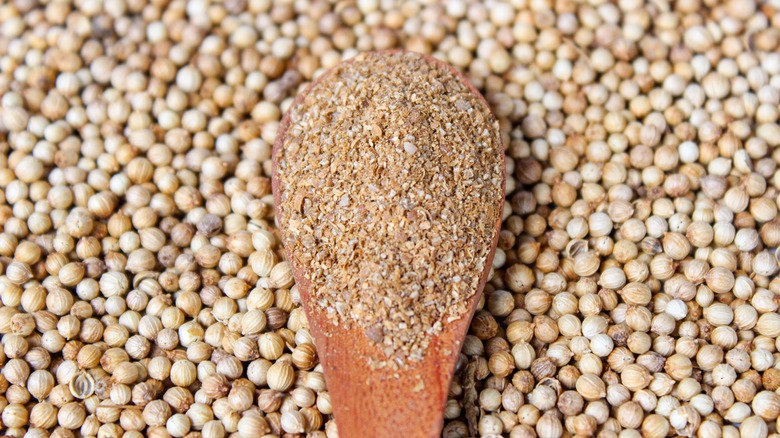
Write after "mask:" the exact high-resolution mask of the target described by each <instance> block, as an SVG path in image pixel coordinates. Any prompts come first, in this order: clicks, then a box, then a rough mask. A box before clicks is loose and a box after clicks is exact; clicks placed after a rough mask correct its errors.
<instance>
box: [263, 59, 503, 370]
mask: <svg viewBox="0 0 780 438" xmlns="http://www.w3.org/2000/svg"><path fill="white" fill-rule="evenodd" d="M288 117H289V126H288V127H287V131H286V135H285V137H284V142H283V143H280V144H278V145H277V148H276V151H275V153H276V154H277V157H276V160H277V162H278V165H277V169H276V174H275V175H276V178H277V179H276V180H275V184H278V185H279V189H278V196H279V199H280V204H279V206H278V209H279V218H278V219H279V223H280V225H281V226H282V228H283V229H284V230H285V232H284V242H285V247H286V249H287V251H288V254H289V256H290V257H292V258H293V260H294V261H295V263H296V264H298V265H299V266H308V267H309V269H308V276H307V278H306V280H307V281H308V282H310V284H311V286H310V287H311V291H312V292H311V293H312V294H313V299H314V301H315V302H316V303H317V304H318V305H319V306H321V307H322V308H323V309H324V310H325V312H327V314H328V316H329V317H331V318H333V320H334V322H335V323H342V324H351V323H357V324H359V326H360V327H362V328H363V329H364V330H365V333H366V336H367V337H368V338H369V339H370V340H372V341H374V342H378V343H380V344H381V345H382V348H383V350H384V353H385V355H386V357H387V359H390V360H392V361H393V363H396V364H403V363H405V362H406V361H407V360H412V361H415V360H420V359H421V358H422V355H423V353H424V351H425V348H426V346H427V344H428V341H429V339H430V337H431V335H435V334H437V333H438V332H439V331H440V330H441V324H442V322H443V321H444V322H448V321H451V320H454V319H457V318H459V317H460V316H461V315H462V314H463V312H465V311H466V307H465V304H466V300H467V299H468V298H469V296H470V294H472V293H473V292H474V289H475V288H476V285H477V283H478V282H479V276H480V274H481V272H482V268H483V266H484V264H485V262H486V260H487V255H488V250H489V246H488V245H489V243H490V242H491V241H492V238H493V233H494V232H495V231H494V230H493V224H494V223H495V220H496V219H497V218H498V216H499V214H500V212H499V211H498V210H497V209H496V208H495V207H494V203H493V201H492V200H494V199H496V197H497V196H500V193H501V190H502V188H501V186H502V179H503V177H502V175H503V169H502V159H501V154H502V151H501V140H500V138H499V137H498V136H497V125H496V124H495V121H494V117H493V115H492V114H491V112H490V110H489V109H488V108H487V107H486V106H485V105H484V103H483V102H482V101H481V100H480V98H479V97H478V96H477V95H475V94H474V93H473V92H471V90H469V88H468V87H467V86H466V85H464V84H463V83H461V82H460V80H459V79H458V78H457V77H456V76H455V75H454V74H452V73H451V72H450V71H449V70H448V69H447V68H446V67H444V66H443V65H441V64H438V63H434V62H431V61H427V60H426V59H425V58H423V57H422V56H420V55H418V54H413V53H403V52H398V53H388V54H380V53H370V54H365V55H359V56H358V57H356V58H355V59H354V60H353V61H350V62H348V63H345V64H342V65H340V66H338V67H336V68H335V69H334V70H332V71H331V72H329V73H327V74H326V76H324V77H323V78H321V79H320V81H319V82H318V83H317V84H316V85H315V86H314V87H313V88H312V89H311V90H309V92H308V93H307V96H306V97H305V98H304V99H303V100H302V101H300V102H299V103H298V104H297V105H296V106H294V107H293V108H292V110H291V112H290V113H289V115H288ZM491 204H493V205H491ZM271 278H272V279H273V272H272V273H271Z"/></svg>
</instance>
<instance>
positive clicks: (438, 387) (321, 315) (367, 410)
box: [273, 51, 506, 438]
mask: <svg viewBox="0 0 780 438" xmlns="http://www.w3.org/2000/svg"><path fill="white" fill-rule="evenodd" d="M399 52H400V51H388V52H381V54H382V55H387V56H390V55H392V54H397V53H399ZM424 59H425V60H426V62H428V63H433V64H435V65H437V66H439V67H444V68H445V69H447V70H448V71H450V72H451V73H452V74H453V75H454V76H455V77H457V78H458V79H459V80H460V81H461V82H463V83H464V84H466V85H467V86H468V88H469V89H470V90H471V92H473V93H474V94H475V95H476V96H479V99H480V100H481V101H482V102H483V103H484V104H485V107H487V103H485V101H484V98H482V96H481V95H480V94H479V92H478V91H477V90H476V89H475V88H474V86H473V85H471V84H470V83H469V82H468V81H467V80H466V79H465V78H464V77H463V76H462V75H461V74H460V73H459V72H458V71H457V70H455V69H454V68H453V67H451V66H449V65H448V64H445V63H443V62H441V61H438V60H435V59H434V58H432V57H429V56H424ZM348 62H349V61H348ZM332 71H333V69H331V70H330V71H329V72H326V73H324V74H323V75H321V76H320V77H319V78H318V79H317V80H315V81H314V82H313V83H312V84H310V85H309V87H308V88H307V89H306V90H305V91H304V92H303V93H301V94H300V95H298V96H297V98H296V99H295V101H294V102H293V104H292V107H291V108H293V107H295V106H297V105H300V104H301V103H302V102H303V100H304V98H305V97H306V96H307V95H308V94H309V93H310V92H311V90H312V89H313V88H314V87H315V86H316V85H317V84H318V83H319V82H320V81H322V80H323V79H325V78H327V77H328V75H329V74H330V73H331V72H332ZM290 123H291V119H290V111H288V112H287V114H285V116H284V118H283V119H282V121H281V124H280V126H279V133H278V135H277V138H276V140H275V142H274V151H273V155H274V157H273V193H274V201H275V205H276V213H277V217H279V216H280V215H279V212H280V208H281V205H282V202H283V196H282V190H283V188H282V187H281V183H280V182H279V177H278V172H279V161H280V157H281V156H282V155H283V154H282V152H283V151H282V147H283V144H284V139H285V135H286V133H287V129H288V127H289V126H290ZM499 138H500V136H499ZM499 141H500V140H499ZM500 160H501V163H502V168H503V161H504V157H503V154H501V157H500ZM505 184H506V175H505V170H504V175H503V176H502V183H501V186H502V187H501V196H500V197H497V198H496V199H493V200H490V202H495V203H496V204H494V205H497V206H499V209H498V211H501V206H502V205H503V201H504V192H505ZM498 216H499V217H497V218H496V219H495V223H494V224H493V226H494V229H495V233H494V235H493V239H492V242H490V243H489V245H490V246H489V248H490V250H489V252H488V255H487V259H486V261H485V264H484V266H485V268H484V270H483V272H482V274H481V276H480V280H479V285H478V287H477V288H476V291H475V293H474V294H473V295H472V296H471V298H470V299H469V300H468V303H467V304H468V306H467V311H466V312H464V313H463V315H462V316H461V317H460V318H459V319H457V320H455V321H452V322H449V323H446V322H445V321H442V323H443V328H442V330H441V332H440V333H439V334H438V336H435V337H434V338H432V339H431V342H430V344H429V346H428V347H427V349H426V350H425V354H424V357H423V359H422V360H421V361H419V362H412V363H411V364H410V365H409V367H407V368H405V369H398V370H388V369H376V368H374V367H372V366H371V365H370V364H369V361H368V360H366V358H368V357H372V358H383V357H384V356H383V355H382V353H381V351H380V349H379V347H378V346H377V345H376V343H373V342H372V341H370V340H369V339H368V337H367V336H366V334H365V333H364V330H362V329H360V328H359V327H357V326H356V324H351V325H350V327H346V326H345V325H344V324H339V325H335V324H333V322H332V320H330V319H328V318H327V316H326V312H325V310H324V309H323V308H322V307H321V306H319V305H317V303H315V302H313V300H312V294H311V293H312V290H311V283H310V282H309V281H308V280H307V277H306V275H304V273H305V272H307V269H308V266H305V265H302V264H300V263H298V262H297V260H296V257H295V256H294V254H289V253H288V259H289V260H290V262H291V265H292V271H293V276H294V277H295V280H296V283H297V287H298V290H299V291H300V296H301V300H302V302H303V307H304V310H305V312H306V316H307V319H308V322H309V326H310V329H311V332H312V334H313V336H314V339H315V342H316V345H317V353H318V355H319V360H320V362H321V363H322V365H323V368H324V372H325V378H326V381H327V384H328V391H329V392H330V397H331V402H332V404H333V410H334V415H335V417H336V421H337V425H338V431H339V436H340V437H341V438H358V437H378V438H384V437H388V438H389V437H404V438H412V437H437V436H439V435H440V433H441V429H442V425H443V416H444V404H445V402H446V400H447V393H448V391H449V388H450V381H451V380H452V377H453V373H454V369H455V364H456V362H457V360H458V356H459V353H460V350H461V345H462V343H463V340H464V338H465V336H466V333H467V331H468V328H469V325H470V321H471V318H472V316H473V315H474V311H475V309H476V306H477V303H478V301H479V300H480V297H481V295H482V289H483V288H484V286H485V283H486V282H487V280H488V276H489V274H490V268H491V265H492V261H493V256H494V254H495V249H496V244H497V242H498V236H499V230H500V227H501V217H500V214H499V215H498ZM280 225H281V224H280ZM282 233H283V235H284V233H285V230H284V229H283V230H282Z"/></svg>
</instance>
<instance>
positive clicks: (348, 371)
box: [314, 319, 468, 438]
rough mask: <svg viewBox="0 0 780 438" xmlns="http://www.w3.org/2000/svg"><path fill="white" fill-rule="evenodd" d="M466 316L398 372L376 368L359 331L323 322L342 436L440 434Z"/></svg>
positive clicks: (324, 358) (322, 347)
mask: <svg viewBox="0 0 780 438" xmlns="http://www.w3.org/2000/svg"><path fill="white" fill-rule="evenodd" d="M464 321H465V322H460V323H458V324H456V323H453V324H452V325H450V326H449V328H450V329H449V330H446V333H442V335H440V336H439V337H437V338H436V339H435V340H434V341H433V342H434V343H435V344H432V345H431V346H429V349H428V351H427V352H426V355H425V358H424V359H423V360H422V361H421V362H419V363H417V364H416V366H414V367H410V368H408V369H403V370H398V371H396V370H393V369H391V368H373V367H372V366H371V365H370V364H369V363H368V361H367V360H366V357H367V356H365V355H364V351H363V350H364V349H366V348H369V347H370V348H372V349H373V348H375V347H373V346H370V345H369V344H368V342H367V339H366V338H365V336H363V335H361V334H358V333H354V332H356V330H345V329H339V328H336V330H335V332H334V328H333V327H324V328H323V329H324V330H325V331H331V335H332V336H330V337H329V336H326V335H325V331H323V330H316V329H315V330H314V333H315V334H320V336H318V337H317V338H316V341H317V344H318V350H319V351H322V352H323V353H322V355H321V357H320V361H321V362H322V364H323V366H324V368H325V375H326V380H327V382H328V390H329V392H330V396H331V403H332V405H333V409H334V411H335V416H336V418H337V419H338V423H337V424H338V431H339V437H340V438H358V437H362V438H365V437H375V438H390V437H394V438H395V437H405V438H416V437H420V438H424V437H438V436H439V434H440V433H441V428H442V423H443V418H444V412H443V407H444V404H445V402H446V401H447V393H448V392H449V382H450V379H451V378H452V375H453V371H454V367H455V362H456V361H457V358H458V352H459V351H460V342H462V341H461V339H462V338H463V336H462V335H461V336H457V337H454V336H453V335H454V334H455V332H456V331H457V332H459V333H464V332H465V329H467V327H464V326H465V325H467V324H468V319H464ZM456 325H457V326H458V327H455V326H456ZM315 336H316V335H315ZM442 346H447V347H446V350H445V349H444V348H443V347H442ZM345 352H348V353H346V354H345ZM366 352H367V351H366ZM374 354H375V352H374Z"/></svg>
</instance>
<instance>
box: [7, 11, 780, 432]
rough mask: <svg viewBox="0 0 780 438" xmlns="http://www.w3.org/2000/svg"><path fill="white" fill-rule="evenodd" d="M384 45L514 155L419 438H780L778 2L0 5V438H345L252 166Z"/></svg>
mask: <svg viewBox="0 0 780 438" xmlns="http://www.w3.org/2000/svg"><path fill="white" fill-rule="evenodd" d="M389 48H406V49H409V50H414V51H418V52H423V53H428V54H432V55H433V56H435V57H437V58H439V59H442V60H444V61H447V62H449V63H451V64H452V65H454V66H456V67H457V68H458V69H460V70H461V71H463V72H464V73H465V74H466V76H467V77H468V78H469V79H470V80H471V81H472V82H473V83H474V84H475V85H476V86H477V87H478V88H479V89H480V90H481V91H482V92H483V94H484V95H485V97H486V98H487V100H488V102H489V103H490V105H491V107H492V109H493V111H494V113H495V115H496V116H497V117H498V119H499V120H500V123H501V131H502V137H503V141H504V144H505V147H506V154H507V200H506V203H505V208H504V225H503V228H502V231H501V234H500V241H499V249H498V251H497V254H496V258H495V261H494V265H495V272H494V275H493V276H492V280H491V281H490V282H489V284H488V285H487V287H486V290H485V296H484V300H483V301H484V302H483V303H481V305H480V308H479V310H478V313H477V314H476V316H475V317H474V320H473V322H472V325H471V330H470V334H469V336H468V338H467V339H466V342H465V344H464V348H463V352H462V353H463V354H462V355H461V360H460V361H459V364H458V369H457V374H456V377H455V380H454V382H453V384H452V387H451V389H450V394H449V400H448V402H447V405H446V408H445V418H446V420H445V424H444V431H443V435H444V436H445V437H448V438H455V437H477V436H479V437H499V436H508V437H511V438H524V437H533V436H538V437H540V438H548V437H549V438H557V437H562V436H575V435H576V436H598V437H603V438H608V437H621V438H623V437H626V438H629V437H640V436H642V437H651V438H654V437H657V438H663V437H666V436H678V435H679V436H696V437H707V438H715V437H724V438H731V437H738V436H739V437H751V438H752V437H766V436H769V435H774V436H776V434H777V433H778V424H777V423H778V417H779V416H780V394H778V392H777V391H778V388H780V368H778V364H779V363H780V352H779V351H778V346H779V345H778V343H777V338H778V336H779V335H780V314H778V306H780V279H777V278H776V274H777V272H778V259H777V253H776V249H777V247H778V245H780V220H778V218H777V215H778V201H780V196H779V195H780V172H779V171H778V163H780V6H779V5H778V4H777V3H776V2H773V1H771V0H766V1H763V0H762V1H753V0H724V1H717V0H679V1H675V2H668V1H664V0H650V1H648V2H647V3H645V2H643V1H640V0H618V1H616V2H609V1H604V0H593V1H574V0H555V1H553V0H547V1H545V0H511V1H501V2H499V1H491V0H486V1H484V2H479V1H476V0H475V1H464V0H447V1H446V2H444V1H441V2H437V1H423V0H397V1H390V0H357V1H339V2H335V1H334V2H331V1H323V0H313V1H309V0H292V1H284V0H278V1H271V0H224V1H209V0H193V1H188V2H185V1H183V0H170V1H152V2H148V1H145V0H106V1H105V2H103V1H99V0H75V1H73V2H69V1H64V0H53V1H48V2H45V1H39V0H8V1H6V2H3V3H2V4H0V150H1V151H2V152H3V153H2V154H0V231H1V232H0V274H1V275H0V304H2V306H1V307H0V335H2V339H0V342H1V343H2V349H1V350H0V368H1V369H2V370H1V371H0V435H4V436H12V437H22V436H28V437H47V436H51V437H77V436H84V437H92V436H96V437H115V436H116V437H118V436H123V437H127V438H135V437H143V436H149V437H168V436H171V437H176V438H180V437H193V438H195V437H198V436H202V437H204V438H209V437H215V438H220V437H226V436H236V437H241V438H244V437H252V438H256V437H272V436H279V437H282V436H285V437H298V436H300V437H312V438H315V437H316V438H320V437H328V438H334V437H337V436H338V431H337V425H336V423H335V422H334V421H333V420H332V416H331V414H332V406H331V404H330V398H329V396H328V392H327V387H326V384H325V380H324V377H323V374H322V372H321V371H322V370H321V367H320V366H319V365H318V362H317V354H316V350H315V348H314V345H313V343H312V337H311V334H310V333H309V331H308V329H307V324H306V318H305V315H304V314H303V311H302V309H301V307H300V302H299V295H298V291H297V289H296V287H295V285H294V280H293V278H292V275H291V271H290V267H289V264H288V263H287V262H286V261H285V255H284V251H283V249H282V248H281V247H280V245H279V233H278V231H277V229H276V228H275V224H274V213H273V207H274V206H273V199H272V196H271V194H270V187H271V184H270V183H271V181H270V179H269V178H270V175H271V172H270V170H271V169H270V166H271V163H270V158H271V145H272V143H273V141H274V139H275V136H276V132H277V127H278V123H279V120H280V118H281V114H282V113H283V112H284V111H285V110H286V109H287V108H288V107H289V105H290V104H291V102H292V99H293V98H294V96H295V95H296V93H297V92H299V91H300V90H302V87H304V86H305V85H306V84H308V83H309V82H310V81H311V80H312V79H313V78H315V77H317V76H318V75H319V74H321V73H322V72H323V71H324V70H325V69H327V68H329V67H332V66H333V65H335V64H337V63H338V62H339V61H341V60H342V59H347V58H350V57H352V56H354V55H355V54H357V53H358V52H362V51H369V50H381V49H389ZM367 434H370V431H368V432H367Z"/></svg>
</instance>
